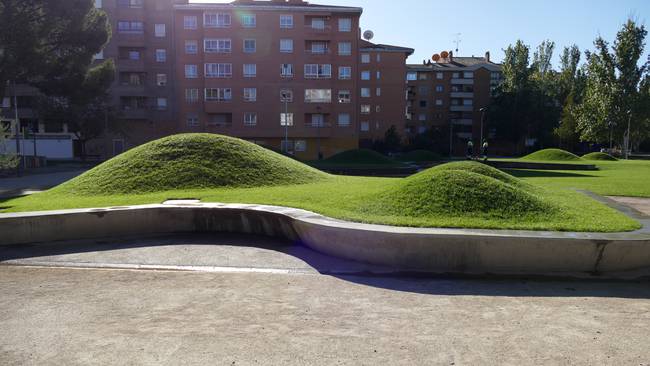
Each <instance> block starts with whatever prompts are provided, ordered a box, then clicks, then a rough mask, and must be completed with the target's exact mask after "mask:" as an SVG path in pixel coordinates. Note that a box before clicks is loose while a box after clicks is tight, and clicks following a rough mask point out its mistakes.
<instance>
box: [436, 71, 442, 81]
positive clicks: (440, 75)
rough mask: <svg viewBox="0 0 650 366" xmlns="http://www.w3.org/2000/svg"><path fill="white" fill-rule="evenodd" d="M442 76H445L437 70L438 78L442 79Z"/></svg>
mask: <svg viewBox="0 0 650 366" xmlns="http://www.w3.org/2000/svg"><path fill="white" fill-rule="evenodd" d="M442 78H443V74H442V73H441V72H437V73H436V79H438V80H442Z"/></svg>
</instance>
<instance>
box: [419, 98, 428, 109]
mask: <svg viewBox="0 0 650 366" xmlns="http://www.w3.org/2000/svg"><path fill="white" fill-rule="evenodd" d="M426 107H427V101H426V100H421V101H420V108H426Z"/></svg>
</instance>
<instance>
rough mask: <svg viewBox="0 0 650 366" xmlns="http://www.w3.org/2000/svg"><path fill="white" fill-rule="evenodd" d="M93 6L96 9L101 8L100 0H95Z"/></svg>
mask: <svg viewBox="0 0 650 366" xmlns="http://www.w3.org/2000/svg"><path fill="white" fill-rule="evenodd" d="M95 8H96V9H101V8H102V0H95Z"/></svg>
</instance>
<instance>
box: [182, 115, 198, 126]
mask: <svg viewBox="0 0 650 366" xmlns="http://www.w3.org/2000/svg"><path fill="white" fill-rule="evenodd" d="M185 120H186V121H187V125H188V126H190V127H196V126H198V125H199V115H198V114H196V113H190V114H188V115H187V117H186V118H185Z"/></svg>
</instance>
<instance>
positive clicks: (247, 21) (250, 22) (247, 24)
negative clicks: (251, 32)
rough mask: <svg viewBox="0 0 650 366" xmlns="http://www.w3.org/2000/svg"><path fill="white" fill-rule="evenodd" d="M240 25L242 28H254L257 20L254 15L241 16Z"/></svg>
mask: <svg viewBox="0 0 650 366" xmlns="http://www.w3.org/2000/svg"><path fill="white" fill-rule="evenodd" d="M241 25H242V27H244V28H255V26H256V25H257V19H256V18H255V14H244V15H242V16H241Z"/></svg>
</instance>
